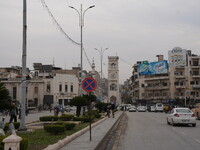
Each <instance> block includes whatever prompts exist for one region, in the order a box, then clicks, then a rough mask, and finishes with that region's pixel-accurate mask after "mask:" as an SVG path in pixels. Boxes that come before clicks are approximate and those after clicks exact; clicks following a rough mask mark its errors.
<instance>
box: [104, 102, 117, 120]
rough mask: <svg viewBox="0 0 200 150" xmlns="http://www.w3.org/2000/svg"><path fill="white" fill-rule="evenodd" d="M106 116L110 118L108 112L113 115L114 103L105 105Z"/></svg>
mask: <svg viewBox="0 0 200 150" xmlns="http://www.w3.org/2000/svg"><path fill="white" fill-rule="evenodd" d="M105 111H106V116H108V117H109V118H110V114H112V117H113V118H114V117H115V104H114V103H111V104H109V105H107V107H106V110H105Z"/></svg>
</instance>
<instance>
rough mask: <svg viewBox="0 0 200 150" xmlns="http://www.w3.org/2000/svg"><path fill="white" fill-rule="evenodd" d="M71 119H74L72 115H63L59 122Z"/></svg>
mask: <svg viewBox="0 0 200 150" xmlns="http://www.w3.org/2000/svg"><path fill="white" fill-rule="evenodd" d="M73 118H74V115H66V114H63V115H62V116H60V117H59V120H61V121H71V120H72V119H73Z"/></svg>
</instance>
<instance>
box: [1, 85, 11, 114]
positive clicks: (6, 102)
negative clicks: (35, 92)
mask: <svg viewBox="0 0 200 150" xmlns="http://www.w3.org/2000/svg"><path fill="white" fill-rule="evenodd" d="M10 106H11V97H10V94H9V91H8V90H7V89H6V87H5V86H4V83H2V82H0V109H1V110H4V109H9V108H10Z"/></svg>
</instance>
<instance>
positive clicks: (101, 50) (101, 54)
mask: <svg viewBox="0 0 200 150" xmlns="http://www.w3.org/2000/svg"><path fill="white" fill-rule="evenodd" d="M95 50H97V51H98V52H99V54H100V61H101V80H100V83H101V100H103V88H102V76H103V70H102V63H103V53H104V52H105V51H106V50H108V48H105V49H102V48H101V49H100V50H98V49H97V48H95Z"/></svg>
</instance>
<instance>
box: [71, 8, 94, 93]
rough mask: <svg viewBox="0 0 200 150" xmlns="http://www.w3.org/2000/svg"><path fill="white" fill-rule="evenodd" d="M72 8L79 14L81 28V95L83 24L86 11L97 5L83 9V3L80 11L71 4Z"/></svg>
mask: <svg viewBox="0 0 200 150" xmlns="http://www.w3.org/2000/svg"><path fill="white" fill-rule="evenodd" d="M69 7H70V8H72V9H74V10H75V11H76V12H77V13H78V15H79V26H80V28H81V40H80V42H81V43H80V44H81V58H80V59H81V73H80V77H81V80H80V95H82V94H83V92H82V88H81V83H82V80H83V76H82V72H83V26H84V15H85V13H86V11H87V10H88V9H90V8H93V7H95V5H92V6H90V7H88V8H87V9H86V10H84V11H83V9H82V4H81V8H80V11H78V10H77V9H76V8H74V7H73V6H69Z"/></svg>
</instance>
